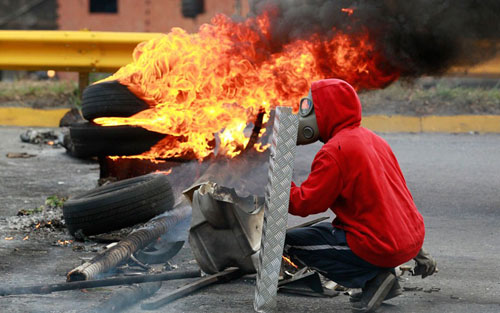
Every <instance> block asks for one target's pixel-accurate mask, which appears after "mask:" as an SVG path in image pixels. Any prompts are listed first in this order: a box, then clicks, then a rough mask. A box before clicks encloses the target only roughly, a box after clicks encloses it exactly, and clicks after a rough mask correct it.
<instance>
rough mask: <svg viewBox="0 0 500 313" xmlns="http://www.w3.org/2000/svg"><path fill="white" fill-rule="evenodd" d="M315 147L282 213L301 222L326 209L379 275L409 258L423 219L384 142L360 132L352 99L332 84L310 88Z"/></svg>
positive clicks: (420, 237) (349, 91) (347, 88)
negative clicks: (318, 142)
mask: <svg viewBox="0 0 500 313" xmlns="http://www.w3.org/2000/svg"><path fill="white" fill-rule="evenodd" d="M311 91H312V97H313V103H314V110H315V113H316V119H317V122H318V127H319V133H320V138H321V141H323V142H325V144H324V145H323V147H322V148H321V150H320V151H319V152H318V153H317V155H316V156H315V158H314V161H313V163H312V166H311V173H310V174H309V177H308V178H307V180H306V181H304V182H303V183H302V185H301V186H300V187H297V186H296V185H295V184H294V183H292V189H291V192H290V208H289V212H290V214H293V215H300V216H307V215H310V214H316V213H321V212H324V211H326V210H327V209H328V208H330V209H331V210H332V211H333V212H334V213H335V215H336V217H335V219H334V221H333V226H335V227H337V228H341V229H343V230H344V231H345V233H346V238H347V243H348V245H349V247H350V248H351V250H352V251H353V252H354V253H355V254H356V255H357V256H359V257H361V258H362V259H364V260H365V261H368V262H369V263H371V264H374V265H377V266H381V267H395V266H398V265H400V264H402V263H405V262H407V261H409V260H411V259H412V258H414V257H415V256H416V255H417V253H418V252H419V250H420V248H421V247H422V244H423V241H424V235H425V229H424V222H423V218H422V216H421V215H420V213H419V212H418V210H417V208H416V206H415V203H414V202H413V197H412V196H411V194H410V191H409V190H408V187H407V186H406V181H405V179H404V177H403V174H402V172H401V169H400V168H399V164H398V161H397V160H396V157H395V156H394V154H393V152H392V150H391V148H390V147H389V145H388V144H387V142H386V141H385V140H384V139H382V138H381V137H379V136H377V135H376V134H375V133H373V132H372V131H370V130H368V129H366V128H364V127H361V126H360V122H361V104H360V102H359V99H358V96H357V94H356V91H355V90H354V89H353V88H352V87H351V85H349V84H348V83H346V82H344V81H342V80H338V79H326V80H321V81H318V82H315V83H313V84H312V87H311Z"/></svg>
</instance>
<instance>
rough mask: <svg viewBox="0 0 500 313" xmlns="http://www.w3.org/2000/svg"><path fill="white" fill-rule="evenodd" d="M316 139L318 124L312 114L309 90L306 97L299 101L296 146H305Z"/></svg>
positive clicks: (312, 108) (317, 136)
mask: <svg viewBox="0 0 500 313" xmlns="http://www.w3.org/2000/svg"><path fill="white" fill-rule="evenodd" d="M318 139H319V129H318V123H317V121H316V114H315V113H314V104H313V100H312V94H311V90H309V94H308V95H307V97H305V98H302V99H300V104H299V133H298V135H297V145H307V144H310V143H313V142H315V141H316V140H318Z"/></svg>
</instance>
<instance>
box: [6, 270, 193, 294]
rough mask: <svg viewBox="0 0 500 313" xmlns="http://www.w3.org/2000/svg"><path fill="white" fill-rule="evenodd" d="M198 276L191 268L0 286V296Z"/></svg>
mask: <svg viewBox="0 0 500 313" xmlns="http://www.w3.org/2000/svg"><path fill="white" fill-rule="evenodd" d="M200 276H201V272H200V270H191V271H177V272H171V273H163V274H150V275H141V276H129V277H117V278H108V279H98V280H84V281H75V282H67V283H60V284H48V285H38V286H29V287H8V288H0V296H7V295H20V294H47V293H51V292H55V291H64V290H75V289H86V288H96V287H108V286H118V285H126V284H138V283H146V282H153V281H164V280H173V279H183V278H194V277H200Z"/></svg>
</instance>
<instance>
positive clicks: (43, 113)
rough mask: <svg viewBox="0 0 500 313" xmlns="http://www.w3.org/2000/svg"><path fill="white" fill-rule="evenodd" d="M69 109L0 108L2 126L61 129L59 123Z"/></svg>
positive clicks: (0, 123)
mask: <svg viewBox="0 0 500 313" xmlns="http://www.w3.org/2000/svg"><path fill="white" fill-rule="evenodd" d="M68 111H69V109H52V110H40V109H32V108H17V107H0V125H2V126H24V127H59V121H60V120H61V118H62V117H63V116H64V114H66V112H68Z"/></svg>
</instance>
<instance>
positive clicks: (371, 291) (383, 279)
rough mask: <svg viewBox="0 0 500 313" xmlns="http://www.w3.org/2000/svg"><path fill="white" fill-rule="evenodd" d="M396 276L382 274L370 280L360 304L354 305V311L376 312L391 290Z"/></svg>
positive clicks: (361, 312) (387, 273)
mask: <svg viewBox="0 0 500 313" xmlns="http://www.w3.org/2000/svg"><path fill="white" fill-rule="evenodd" d="M395 281H396V276H394V275H393V274H392V273H391V272H382V273H380V274H378V275H377V276H375V278H373V279H372V280H370V281H369V282H368V283H367V284H366V286H365V288H364V289H363V293H362V295H361V300H360V301H359V302H354V303H353V304H352V311H353V312H356V313H366V312H374V311H375V310H376V309H378V308H379V307H380V305H381V304H382V301H384V299H385V297H386V296H387V294H388V293H389V291H390V290H391V288H392V286H393V285H394V282H395Z"/></svg>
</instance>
